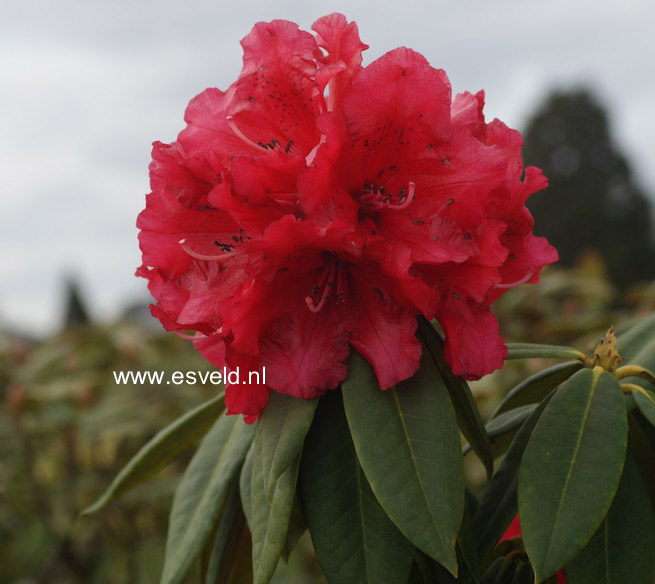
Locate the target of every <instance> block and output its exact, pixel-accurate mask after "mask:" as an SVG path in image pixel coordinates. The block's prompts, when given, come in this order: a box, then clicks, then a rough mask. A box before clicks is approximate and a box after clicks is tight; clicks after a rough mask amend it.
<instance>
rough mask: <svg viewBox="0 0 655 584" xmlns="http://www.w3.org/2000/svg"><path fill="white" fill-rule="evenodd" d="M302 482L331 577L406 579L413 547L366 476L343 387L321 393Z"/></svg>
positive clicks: (377, 582) (390, 583)
mask: <svg viewBox="0 0 655 584" xmlns="http://www.w3.org/2000/svg"><path fill="white" fill-rule="evenodd" d="M300 484H301V489H302V498H303V502H304V505H305V514H306V517H307V522H308V524H309V529H310V533H311V536H312V541H313V542H314V548H315V549H316V555H317V557H318V560H319V562H320V564H321V568H322V569H323V572H324V573H325V576H326V578H327V580H328V581H329V582H339V583H341V582H343V583H344V584H348V583H350V582H358V583H359V582H362V583H369V584H405V582H406V581H407V578H408V574H409V570H410V566H411V562H412V551H413V548H412V545H411V544H410V543H409V542H408V541H407V540H406V539H405V538H404V537H403V535H402V533H400V531H399V530H398V528H397V527H396V526H395V525H394V524H393V523H392V522H391V520H390V519H389V517H387V515H386V514H385V512H384V510H383V509H382V507H381V506H380V504H379V503H378V501H377V499H376V498H375V496H374V495H373V492H372V491H371V487H370V486H369V484H368V482H367V480H366V477H365V476H364V473H363V471H362V469H361V467H360V465H359V462H358V460H357V455H356V453H355V447H354V445H353V442H352V439H351V437H350V431H349V428H348V424H347V422H346V417H345V414H344V411H343V403H342V399H341V392H338V391H335V392H328V393H327V394H325V395H324V396H323V397H322V398H321V401H320V403H319V406H318V410H317V412H316V416H315V419H314V423H313V424H312V428H311V430H310V432H309V435H308V436H307V441H306V444H305V448H304V450H303V456H302V463H301V481H300Z"/></svg>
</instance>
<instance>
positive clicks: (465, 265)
mask: <svg viewBox="0 0 655 584" xmlns="http://www.w3.org/2000/svg"><path fill="white" fill-rule="evenodd" d="M312 28H313V30H314V31H315V32H316V35H315V36H313V35H311V34H310V33H307V32H303V31H300V30H299V29H298V27H297V26H296V25H295V24H293V23H290V22H286V21H273V22H271V23H259V24H257V25H255V27H254V28H253V30H252V32H251V33H250V34H249V35H248V36H247V37H246V38H245V39H244V40H243V41H242V45H243V48H244V64H243V70H242V72H241V75H240V76H239V79H238V80H237V81H236V82H235V83H234V84H233V85H232V86H230V87H229V88H228V90H227V91H225V92H222V91H219V90H217V89H208V90H206V91H204V92H203V93H201V94H200V95H199V96H197V97H196V98H194V99H193V100H192V101H191V103H190V104H189V107H188V108H187V111H186V115H185V120H186V122H187V127H186V129H185V130H183V131H182V132H181V133H180V135H179V136H178V139H177V141H176V142H174V143H172V144H170V145H166V144H161V143H155V145H154V148H153V162H152V164H151V166H150V175H151V189H152V192H151V194H150V195H148V197H147V200H146V209H145V210H144V211H143V212H142V213H141V214H140V216H139V219H138V221H137V225H138V227H139V229H140V230H141V232H140V234H139V241H140V245H141V250H142V252H143V265H142V267H141V268H139V270H138V271H137V273H138V274H139V275H141V276H144V277H146V278H148V280H149V288H150V291H151V292H152V294H153V296H154V297H155V298H156V300H157V304H156V305H154V306H153V307H152V312H153V314H154V315H155V316H156V317H157V318H159V319H160V321H161V322H162V324H163V325H164V326H165V327H166V328H167V329H168V330H177V331H187V330H192V331H196V333H195V336H194V343H195V345H196V347H197V348H198V349H199V350H200V351H201V352H202V353H203V354H204V355H205V356H206V357H207V358H208V359H209V360H210V361H211V362H212V363H214V364H215V365H217V366H219V367H223V366H227V367H228V368H230V369H235V368H236V367H239V368H240V369H241V370H259V369H261V368H263V367H265V368H266V381H267V386H263V385H243V384H242V385H238V386H233V387H228V388H227V396H226V403H227V407H228V412H229V413H243V414H245V415H246V417H247V419H253V418H254V417H255V416H256V415H257V414H258V412H259V411H260V410H261V408H262V407H263V406H264V405H265V403H266V399H267V396H268V391H269V388H270V389H274V390H277V391H280V392H284V393H289V394H291V395H294V396H298V397H303V398H311V397H315V396H317V395H319V394H321V393H323V392H324V391H326V390H328V389H331V388H335V387H337V386H338V385H339V383H340V382H341V381H343V379H344V378H345V376H346V367H345V360H346V358H347V356H348V353H349V350H350V346H352V347H354V348H355V349H356V350H357V351H358V352H359V353H361V354H362V355H363V356H364V357H365V358H366V359H367V360H368V361H369V362H370V363H371V365H372V366H373V368H374V369H375V372H376V375H377V378H378V381H379V383H380V387H381V388H382V389H386V388H388V387H390V386H392V385H394V384H396V383H397V382H399V381H401V380H403V379H406V378H407V377H410V376H411V375H412V374H413V373H414V372H415V371H416V369H417V367H418V362H419V357H420V352H421V349H420V345H419V343H418V341H417V339H416V337H415V334H414V333H415V330H416V316H417V315H419V314H423V315H424V316H425V317H427V318H433V317H435V316H436V317H437V319H438V320H439V322H440V323H441V325H442V326H443V329H444V332H445V337H446V357H447V359H448V361H449V363H450V364H451V366H452V368H453V371H454V372H455V373H456V374H459V375H462V376H464V377H466V378H468V379H476V378H478V377H481V376H482V375H485V374H486V373H489V372H491V371H492V370H494V369H495V368H498V367H500V366H501V365H502V362H503V358H504V356H505V352H506V350H505V347H504V344H503V341H502V339H501V338H500V337H499V335H498V324H497V322H496V320H495V318H494V317H493V315H492V313H491V311H490V309H489V305H490V303H491V302H492V301H493V300H495V299H496V298H497V297H498V296H499V295H501V294H502V293H503V292H504V291H506V290H507V289H508V288H510V287H513V286H515V285H518V284H520V283H523V282H534V281H536V280H537V278H538V274H539V270H540V269H541V267H542V266H543V265H545V264H547V263H550V262H553V261H555V260H556V259H557V253H556V252H555V250H554V249H553V248H552V247H550V246H549V245H548V243H547V242H546V241H545V240H544V239H543V238H537V237H535V236H534V235H533V234H532V218H531V216H530V214H529V213H528V211H527V209H526V208H525V204H524V203H525V199H526V198H527V196H529V195H530V194H531V193H533V192H534V191H536V190H538V189H541V188H543V187H544V186H545V185H546V181H545V179H544V178H543V176H542V175H541V172H540V171H539V170H538V169H535V168H527V169H523V166H522V162H521V153H520V150H521V137H520V135H519V134H518V133H517V132H515V131H513V130H510V129H509V128H507V127H506V126H505V125H504V124H502V123H501V122H499V121H497V120H495V121H494V122H492V123H490V124H486V123H485V121H484V117H483V115H482V106H483V95H482V94H481V93H480V94H478V95H475V96H473V95H471V94H462V95H459V96H457V97H456V98H455V100H454V102H452V103H451V92H450V85H449V82H448V79H447V77H446V75H445V73H444V72H443V71H441V70H437V69H434V68H432V67H431V66H430V65H429V64H428V62H427V61H426V60H425V59H424V58H423V57H422V56H421V55H419V54H418V53H415V52H413V51H411V50H409V49H404V48H401V49H396V50H394V51H391V52H389V53H387V54H386V55H384V56H383V57H381V58H380V59H378V60H377V61H375V62H373V63H372V64H371V65H369V66H368V67H366V68H362V66H361V61H362V58H361V52H362V50H364V49H366V48H367V47H366V45H364V44H363V43H361V41H360V40H359V35H358V31H357V27H356V25H355V24H354V23H347V22H346V19H345V18H344V17H343V16H342V15H339V14H333V15H330V16H326V17H324V18H321V19H320V20H318V21H317V22H316V23H315V24H314V25H313V27H312Z"/></svg>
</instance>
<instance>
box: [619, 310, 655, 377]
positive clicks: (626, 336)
mask: <svg viewBox="0 0 655 584" xmlns="http://www.w3.org/2000/svg"><path fill="white" fill-rule="evenodd" d="M616 342H617V347H618V350H619V354H620V355H621V357H622V358H623V363H624V364H626V363H632V364H635V365H642V361H644V358H646V357H647V353H648V354H649V355H650V359H651V362H650V363H646V362H644V363H643V366H644V367H649V368H650V369H652V368H653V367H654V366H655V350H650V349H649V347H652V348H653V349H655V313H653V314H649V315H648V316H646V317H645V318H643V317H640V318H639V320H638V321H637V322H636V323H635V324H633V325H632V326H630V327H629V328H627V329H625V330H621V332H620V333H619V334H618V335H617V339H616Z"/></svg>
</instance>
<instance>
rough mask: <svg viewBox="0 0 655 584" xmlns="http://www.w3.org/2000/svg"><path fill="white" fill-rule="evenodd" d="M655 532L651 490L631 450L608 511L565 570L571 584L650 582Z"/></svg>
mask: <svg viewBox="0 0 655 584" xmlns="http://www.w3.org/2000/svg"><path fill="white" fill-rule="evenodd" d="M654 550H655V531H654V523H653V514H652V509H651V505H650V500H649V498H648V490H647V489H646V485H645V484H644V481H643V479H642V477H641V474H640V472H639V468H638V467H637V464H636V463H635V461H634V459H633V457H632V455H631V454H630V451H629V450H628V456H627V457H626V460H625V466H624V468H623V475H622V477H621V482H620V483H619V488H618V489H617V491H616V496H615V497H614V500H613V501H612V506H611V507H610V510H609V513H608V514H607V517H606V518H605V519H604V521H603V522H602V523H601V526H600V527H599V528H598V531H596V533H595V535H594V536H593V537H592V538H591V541H589V543H588V544H587V545H586V547H585V548H584V549H583V550H582V552H581V553H580V555H579V556H577V557H576V558H575V559H574V560H573V561H572V562H571V564H569V566H568V567H567V569H566V576H567V580H568V582H569V584H625V583H628V582H629V583H630V584H649V583H650V582H651V579H650V575H651V570H652V568H653V558H655V554H654Z"/></svg>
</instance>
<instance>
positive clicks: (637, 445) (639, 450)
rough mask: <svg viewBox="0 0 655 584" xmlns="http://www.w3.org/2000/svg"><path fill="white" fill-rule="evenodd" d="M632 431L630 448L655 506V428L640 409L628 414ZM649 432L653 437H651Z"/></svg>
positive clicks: (629, 426)
mask: <svg viewBox="0 0 655 584" xmlns="http://www.w3.org/2000/svg"><path fill="white" fill-rule="evenodd" d="M628 428H629V431H630V442H629V448H630V451H631V452H632V454H633V455H634V457H635V460H636V461H637V464H638V465H639V467H640V469H641V475H642V476H643V477H644V480H645V481H646V485H647V487H648V492H649V493H650V500H651V503H652V504H653V507H654V508H655V440H652V439H651V438H653V436H652V435H653V434H655V428H653V426H651V425H650V424H649V423H648V422H647V421H646V420H645V419H644V417H643V415H641V414H640V413H639V412H638V411H634V412H630V413H629V414H628ZM649 431H650V432H649ZM649 433H650V434H651V437H650V438H649Z"/></svg>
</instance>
